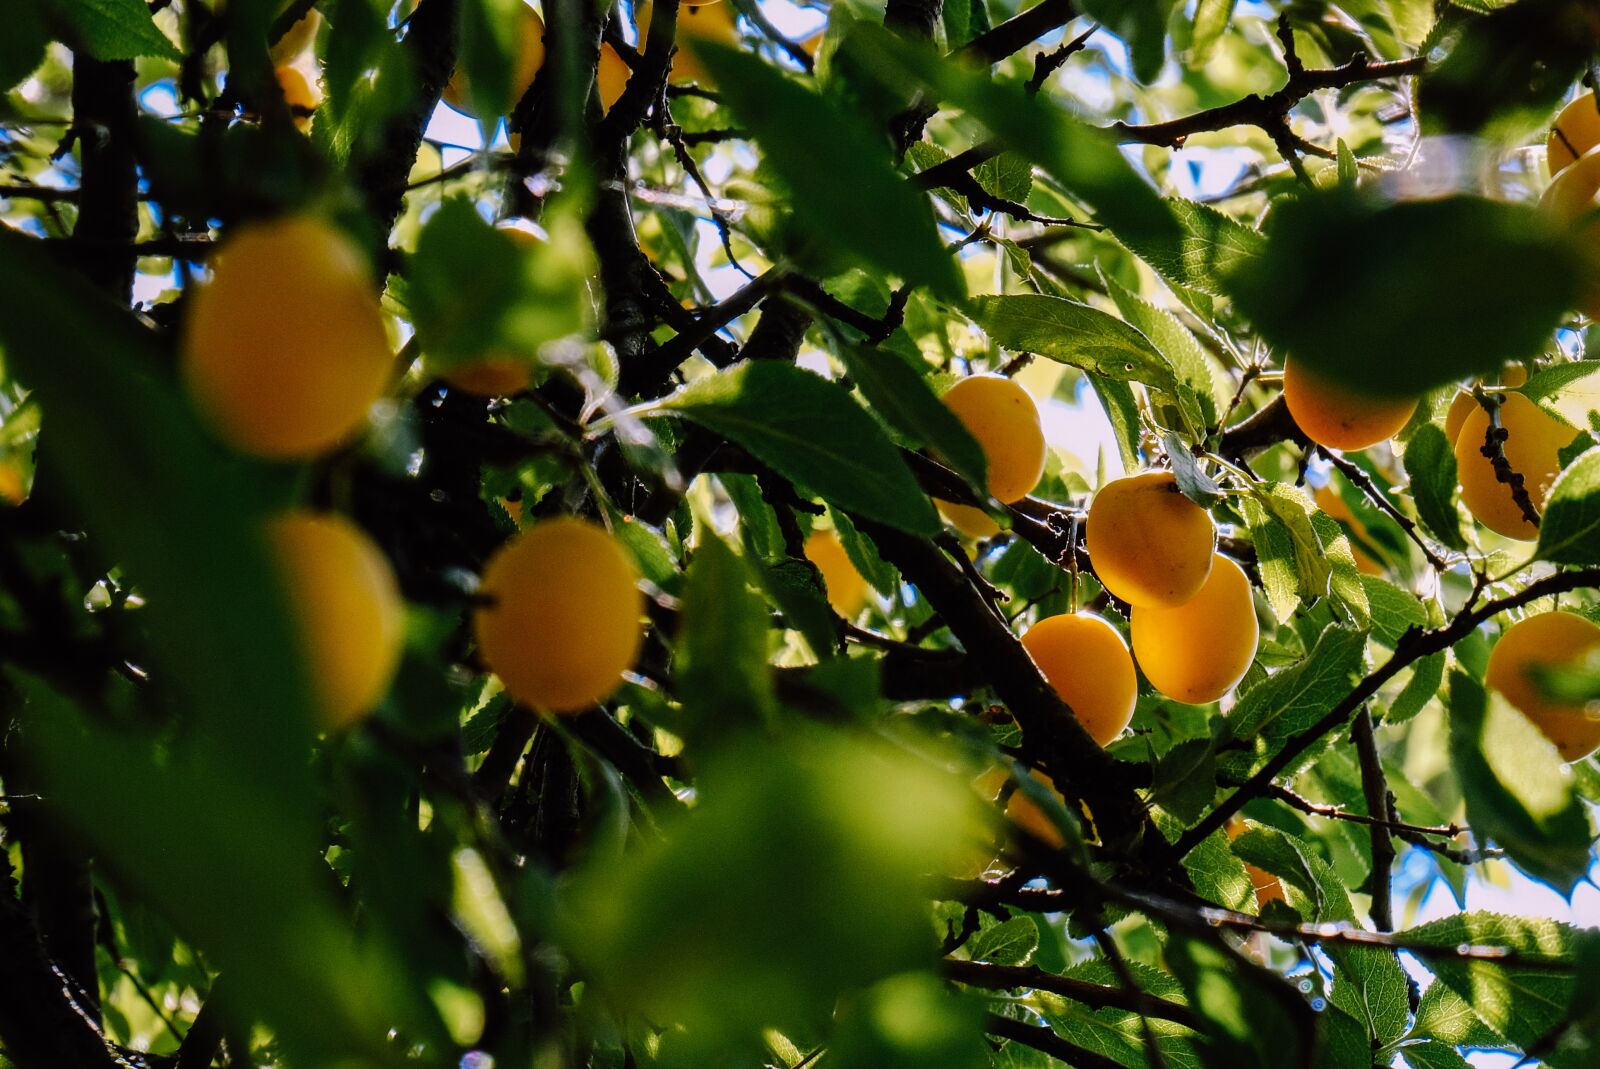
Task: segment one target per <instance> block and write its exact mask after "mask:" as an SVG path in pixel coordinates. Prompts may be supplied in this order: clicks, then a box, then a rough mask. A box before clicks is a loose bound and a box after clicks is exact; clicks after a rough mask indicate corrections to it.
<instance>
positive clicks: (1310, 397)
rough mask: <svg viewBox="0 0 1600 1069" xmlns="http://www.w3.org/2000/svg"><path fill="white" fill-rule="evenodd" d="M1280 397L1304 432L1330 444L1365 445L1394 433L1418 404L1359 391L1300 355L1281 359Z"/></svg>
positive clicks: (1325, 443) (1320, 443)
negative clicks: (1321, 371) (1307, 364)
mask: <svg viewBox="0 0 1600 1069" xmlns="http://www.w3.org/2000/svg"><path fill="white" fill-rule="evenodd" d="M1283 400H1284V403H1285V404H1287V405H1288V406H1289V414H1290V415H1291V416H1293V417H1294V421H1295V424H1296V425H1297V426H1299V428H1300V429H1301V430H1302V431H1304V432H1305V435H1306V437H1307V438H1310V439H1311V440H1312V441H1313V442H1316V443H1317V444H1318V445H1322V446H1327V447H1328V448H1329V449H1365V448H1367V447H1368V446H1369V445H1377V444H1378V443H1379V442H1382V441H1385V440H1386V439H1389V438H1393V437H1394V436H1395V435H1396V434H1399V433H1400V430H1401V428H1403V427H1404V426H1405V425H1406V423H1407V421H1408V420H1410V419H1411V414H1412V413H1413V412H1415V411H1416V410H1417V402H1416V399H1415V398H1407V397H1377V396H1369V395H1367V394H1362V393H1358V392H1356V391H1354V390H1351V389H1349V388H1347V387H1345V386H1341V385H1339V384H1337V383H1334V382H1331V381H1329V380H1328V379H1326V378H1324V377H1323V376H1322V375H1320V374H1318V373H1317V372H1315V371H1312V370H1311V369H1310V368H1308V367H1305V366H1304V365H1303V364H1302V363H1301V362H1300V361H1298V360H1285V361H1284V362H1283Z"/></svg>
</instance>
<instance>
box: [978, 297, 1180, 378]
mask: <svg viewBox="0 0 1600 1069" xmlns="http://www.w3.org/2000/svg"><path fill="white" fill-rule="evenodd" d="M970 310H971V314H972V319H973V322H975V323H977V324H978V326H980V327H982V328H983V329H984V330H985V331H986V332H987V333H988V334H989V336H990V337H991V338H993V339H994V340H995V341H996V342H997V343H998V344H1000V345H1002V346H1004V347H1005V348H1007V349H1011V350H1014V351H1017V352H1030V353H1037V354H1039V355H1040V356H1044V357H1048V358H1049V359H1051V360H1054V361H1057V362H1058V363H1062V364H1068V365H1070V366H1072V367H1076V368H1081V369H1082V370H1084V371H1088V372H1091V373H1092V374H1095V375H1103V376H1105V377H1106V378H1111V379H1122V380H1124V381H1129V382H1142V383H1144V384H1145V385H1147V386H1152V387H1154V388H1155V389H1158V390H1161V391H1162V392H1163V393H1167V394H1173V393H1176V391H1177V378H1176V376H1175V375H1174V374H1173V371H1172V365H1171V364H1169V363H1167V361H1166V358H1165V357H1163V356H1162V355H1161V353H1160V352H1158V351H1157V350H1156V347H1155V346H1154V345H1152V344H1150V339H1149V338H1146V337H1145V336H1144V335H1143V334H1140V333H1139V331H1138V330H1136V329H1134V328H1133V327H1131V326H1129V325H1128V324H1126V323H1124V322H1123V321H1122V320H1120V319H1118V318H1117V317H1116V316H1113V315H1110V314H1109V313H1106V312H1102V311H1100V309H1098V308H1091V307H1090V306H1089V305H1087V304H1080V303H1079V302H1077V301H1069V300H1067V299H1066V298H1064V297H1049V296H1046V295H1044V294H1041V293H1018V294H1009V295H1004V296H995V295H990V296H984V297H974V298H973V299H972V302H971V307H970Z"/></svg>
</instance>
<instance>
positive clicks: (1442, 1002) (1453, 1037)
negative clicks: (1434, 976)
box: [1411, 980, 1505, 1047]
mask: <svg viewBox="0 0 1600 1069" xmlns="http://www.w3.org/2000/svg"><path fill="white" fill-rule="evenodd" d="M1411 1032H1412V1035H1415V1036H1422V1037H1425V1038H1428V1039H1437V1040H1439V1041H1440V1042H1441V1043H1446V1044H1449V1045H1450V1046H1452V1047H1456V1046H1462V1047H1492V1046H1498V1045H1499V1044H1501V1043H1503V1042H1504V1041H1505V1038H1504V1037H1503V1036H1501V1035H1500V1034H1499V1033H1498V1032H1496V1031H1495V1030H1494V1029H1492V1028H1490V1027H1489V1026H1488V1025H1487V1024H1485V1023H1484V1022H1483V1018H1481V1017H1479V1016H1478V1015H1477V1014H1476V1013H1474V1012H1473V1009H1472V1007H1471V1006H1470V1005H1468V1004H1467V1000H1466V999H1464V998H1462V997H1461V996H1460V995H1458V994H1456V991H1455V989H1454V988H1453V987H1451V986H1450V985H1449V984H1446V983H1441V982H1439V981H1438V980H1435V981H1434V982H1433V983H1431V984H1429V985H1428V989H1427V990H1426V991H1424V992H1423V993H1422V1001H1421V1002H1419V1003H1418V1004H1417V1017H1416V1020H1415V1021H1413V1022H1412V1025H1411Z"/></svg>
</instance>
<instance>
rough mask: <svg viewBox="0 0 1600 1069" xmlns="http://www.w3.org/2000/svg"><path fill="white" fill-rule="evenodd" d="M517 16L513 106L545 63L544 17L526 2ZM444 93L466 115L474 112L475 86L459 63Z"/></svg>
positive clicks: (513, 70) (513, 63)
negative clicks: (473, 92)
mask: <svg viewBox="0 0 1600 1069" xmlns="http://www.w3.org/2000/svg"><path fill="white" fill-rule="evenodd" d="M517 20H518V23H517V54H516V56H515V58H514V59H513V60H512V64H511V105H512V107H515V106H516V104H517V101H519V100H521V99H522V96H523V94H524V93H526V92H527V91H528V87H529V86H531V85H532V84H533V80H534V78H536V77H537V76H538V74H539V69H540V68H541V67H543V66H544V19H542V18H540V17H539V13H538V12H537V11H535V10H534V9H533V8H531V7H528V6H527V5H526V4H524V5H523V6H522V7H521V9H520V13H519V14H518V16H517ZM443 96H444V102H445V103H446V104H449V105H450V106H451V107H452V108H455V109H456V110H457V111H459V112H461V113H462V114H464V115H471V114H472V110H471V109H472V86H471V85H470V84H469V83H468V82H467V72H466V71H465V70H464V69H463V68H462V67H460V66H459V65H458V66H457V67H456V70H455V73H454V74H452V75H451V76H450V81H449V83H448V84H446V85H445V87H444V94H443ZM480 117H481V116H480Z"/></svg>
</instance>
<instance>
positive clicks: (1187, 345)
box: [1100, 271, 1232, 433]
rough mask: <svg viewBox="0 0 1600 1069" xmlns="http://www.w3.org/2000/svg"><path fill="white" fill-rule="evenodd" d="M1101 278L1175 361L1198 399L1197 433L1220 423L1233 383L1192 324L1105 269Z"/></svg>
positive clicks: (1128, 316)
mask: <svg viewBox="0 0 1600 1069" xmlns="http://www.w3.org/2000/svg"><path fill="white" fill-rule="evenodd" d="M1100 278H1101V281H1102V282H1104V283H1105V287H1106V292H1107V293H1109V294H1110V295H1111V299H1112V300H1113V301H1115V302H1116V305H1117V311H1119V312H1121V313H1122V318H1123V319H1125V320H1127V321H1128V323H1129V324H1130V325H1131V326H1133V327H1134V329H1136V330H1138V331H1139V332H1140V333H1141V334H1143V335H1144V336H1145V337H1146V338H1148V339H1150V341H1151V343H1152V344H1154V345H1155V347H1156V350H1157V351H1158V352H1160V353H1161V355H1162V356H1163V357H1165V358H1166V361H1167V363H1168V364H1170V365H1172V369H1173V373H1174V375H1175V376H1176V378H1177V380H1178V382H1179V383H1180V384H1182V385H1183V386H1185V387H1187V388H1188V391H1190V393H1192V396H1193V398H1194V399H1195V400H1196V401H1197V402H1198V404H1199V406H1200V420H1199V423H1200V425H1199V426H1197V427H1196V428H1195V431H1196V433H1203V432H1205V431H1207V430H1209V429H1210V428H1211V427H1214V426H1215V425H1216V423H1217V413H1218V412H1221V411H1222V410H1223V409H1224V408H1225V407H1226V406H1227V404H1228V401H1229V399H1230V397H1231V392H1232V387H1231V386H1230V385H1229V383H1228V381H1227V377H1226V376H1224V375H1218V374H1215V373H1213V369H1212V366H1211V363H1210V361H1208V360H1207V359H1206V354H1205V350H1203V349H1202V348H1201V347H1200V342H1199V341H1198V340H1197V339H1196V338H1195V336H1194V334H1193V333H1192V332H1190V330H1189V328H1188V327H1186V326H1184V325H1183V324H1182V323H1181V322H1179V320H1178V317H1177V316H1175V315H1173V314H1172V313H1171V312H1169V311H1167V310H1166V309H1165V308H1157V307H1156V306H1155V305H1153V304H1151V303H1150V302H1149V301H1147V300H1145V299H1144V298H1143V297H1140V296H1139V295H1138V294H1136V293H1134V292H1133V291H1131V290H1128V289H1125V288H1124V287H1123V286H1121V285H1120V284H1118V282H1117V280H1116V279H1114V278H1111V277H1109V276H1108V275H1106V274H1105V272H1104V271H1102V272H1101V273H1100ZM1189 395H1190V394H1184V395H1183V396H1180V398H1179V403H1180V404H1181V403H1183V402H1184V401H1185V400H1187V399H1188V397H1189Z"/></svg>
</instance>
